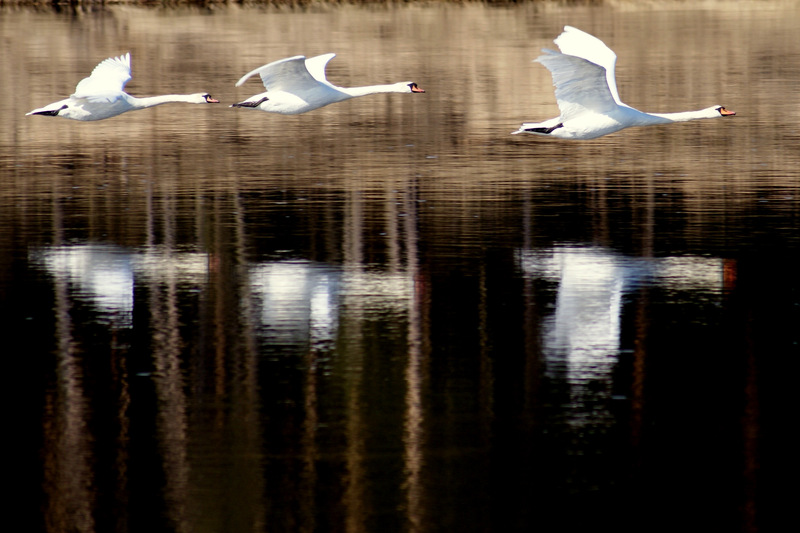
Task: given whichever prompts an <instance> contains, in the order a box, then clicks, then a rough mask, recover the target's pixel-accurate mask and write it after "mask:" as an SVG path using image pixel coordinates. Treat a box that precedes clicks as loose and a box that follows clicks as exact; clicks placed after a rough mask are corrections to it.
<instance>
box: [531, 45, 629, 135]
mask: <svg viewBox="0 0 800 533" xmlns="http://www.w3.org/2000/svg"><path fill="white" fill-rule="evenodd" d="M544 52H545V55H542V56H540V57H539V58H537V59H536V61H537V62H539V63H541V64H542V65H544V66H545V67H547V70H549V71H550V74H551V75H552V77H553V85H554V86H555V93H556V101H557V102H558V108H559V109H560V110H561V118H562V120H567V119H569V118H571V117H574V116H576V115H579V114H581V113H584V112H586V111H593V112H595V113H607V112H610V111H613V110H614V109H616V108H617V107H618V104H617V101H616V99H615V98H614V96H613V94H612V93H611V90H610V89H609V86H608V83H607V82H606V69H605V68H603V67H602V66H600V65H598V64H596V63H592V62H591V61H588V60H586V59H583V58H581V57H577V56H572V55H567V54H562V53H560V52H555V51H553V50H547V49H545V50H544Z"/></svg>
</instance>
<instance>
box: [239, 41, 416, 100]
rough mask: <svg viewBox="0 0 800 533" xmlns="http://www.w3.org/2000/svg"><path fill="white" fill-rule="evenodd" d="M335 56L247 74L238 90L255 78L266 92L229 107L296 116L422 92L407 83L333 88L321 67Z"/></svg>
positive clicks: (286, 63)
mask: <svg viewBox="0 0 800 533" xmlns="http://www.w3.org/2000/svg"><path fill="white" fill-rule="evenodd" d="M335 56H336V54H324V55H321V56H316V57H312V58H309V59H306V57H305V56H295V57H289V58H286V59H280V60H278V61H274V62H272V63H269V64H267V65H264V66H263V67H259V68H257V69H255V70H253V71H251V72H248V73H247V74H245V75H244V76H242V78H241V79H240V80H239V81H237V82H236V86H237V87H239V86H241V85H242V84H243V83H244V82H246V81H247V80H248V79H249V78H250V77H251V76H253V75H255V74H258V75H259V76H261V81H262V82H263V83H264V88H265V89H266V91H265V92H263V93H260V94H257V95H255V96H251V97H250V98H248V99H247V100H245V101H243V102H239V103H236V104H233V105H231V107H249V108H253V109H260V110H261V111H266V112H267V113H280V114H282V115H298V114H300V113H305V112H306V111H312V110H314V109H317V108H320V107H323V106H326V105H329V104H334V103H336V102H341V101H343V100H349V99H350V98H356V97H358V96H366V95H368V94H378V93H424V92H425V91H423V90H422V89H420V88H419V86H418V85H417V84H416V83H414V82H411V81H403V82H400V83H393V84H389V85H370V86H367V87H337V86H336V85H333V84H332V83H330V82H329V81H328V80H327V78H326V77H325V67H326V66H327V64H328V62H329V61H330V60H331V59H333V58H334V57H335Z"/></svg>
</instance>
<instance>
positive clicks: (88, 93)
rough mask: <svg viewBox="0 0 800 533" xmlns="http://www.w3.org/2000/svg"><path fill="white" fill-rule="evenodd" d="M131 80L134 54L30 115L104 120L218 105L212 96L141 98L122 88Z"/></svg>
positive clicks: (107, 63)
mask: <svg viewBox="0 0 800 533" xmlns="http://www.w3.org/2000/svg"><path fill="white" fill-rule="evenodd" d="M130 79H131V54H130V53H127V54H125V55H124V56H120V57H109V58H108V59H105V60H103V61H101V62H100V64H98V65H97V66H96V67H95V68H94V70H93V71H92V74H91V76H89V77H88V78H84V79H82V80H81V81H80V82H79V83H78V85H77V87H75V92H74V93H73V94H72V96H70V97H69V98H66V99H64V100H59V101H58V102H53V103H52V104H50V105H47V106H45V107H40V108H39V109H34V110H33V111H31V112H30V113H26V115H44V116H48V117H63V118H69V119H72V120H103V119H105V118H111V117H115V116H117V115H120V114H122V113H125V112H126V111H135V110H137V109H145V108H147V107H153V106H156V105H161V104H168V103H173V102H186V103H189V104H218V103H219V100H215V99H213V98H211V95H210V94H208V93H196V94H166V95H163V96H150V97H146V98H137V97H135V96H131V95H129V94H128V93H126V92H125V91H123V90H122V89H123V88H124V87H125V84H126V83H128V81H130Z"/></svg>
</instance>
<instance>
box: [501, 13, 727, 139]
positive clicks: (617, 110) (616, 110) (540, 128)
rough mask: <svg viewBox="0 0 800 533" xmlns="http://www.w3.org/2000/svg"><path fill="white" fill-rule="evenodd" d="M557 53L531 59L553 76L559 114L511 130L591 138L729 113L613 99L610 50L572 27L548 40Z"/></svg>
mask: <svg viewBox="0 0 800 533" xmlns="http://www.w3.org/2000/svg"><path fill="white" fill-rule="evenodd" d="M554 42H555V43H556V44H557V45H558V48H559V49H560V50H561V52H555V51H553V50H548V49H544V50H542V51H543V52H544V53H545V55H542V56H540V57H538V58H537V59H536V60H535V61H537V62H539V63H541V64H542V65H544V66H545V67H547V69H548V70H549V71H550V74H551V75H552V76H553V85H554V86H555V93H556V100H557V102H558V108H559V110H560V111H561V116H559V117H556V118H553V119H550V120H546V121H544V122H539V123H525V124H522V126H520V128H519V130H517V131H514V132H512V133H513V134H517V133H532V134H535V135H547V136H550V137H558V138H560V139H594V138H597V137H601V136H603V135H608V134H609V133H614V132H615V131H619V130H621V129H624V128H629V127H631V126H651V125H656V124H669V123H672V122H685V121H688V120H697V119H701V118H717V117H726V116H732V115H735V114H736V113H735V112H733V111H729V110H728V109H725V108H724V107H722V106H718V105H716V106H713V107H709V108H706V109H701V110H699V111H686V112H683V113H644V112H642V111H639V110H637V109H634V108H632V107H630V106H628V105H625V104H623V103H622V101H620V99H619V93H618V92H617V82H616V79H615V76H614V67H615V65H616V62H617V56H616V54H615V53H614V52H613V51H612V50H611V49H610V48H608V47H607V46H606V45H605V43H603V41H601V40H600V39H598V38H597V37H594V36H592V35H589V34H588V33H586V32H583V31H581V30H579V29H577V28H573V27H572V26H565V27H564V32H563V33H562V34H561V35H559V36H558V37H557V38H556V40H555V41H554Z"/></svg>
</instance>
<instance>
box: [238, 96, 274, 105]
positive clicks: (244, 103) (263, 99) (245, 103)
mask: <svg viewBox="0 0 800 533" xmlns="http://www.w3.org/2000/svg"><path fill="white" fill-rule="evenodd" d="M267 100H269V98H267V97H266V96H265V97H264V98H262V99H261V100H258V101H255V102H239V103H238V104H231V107H258V106H260V105H261V104H263V103H264V102H266V101H267Z"/></svg>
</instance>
